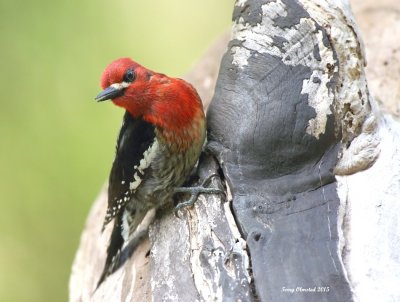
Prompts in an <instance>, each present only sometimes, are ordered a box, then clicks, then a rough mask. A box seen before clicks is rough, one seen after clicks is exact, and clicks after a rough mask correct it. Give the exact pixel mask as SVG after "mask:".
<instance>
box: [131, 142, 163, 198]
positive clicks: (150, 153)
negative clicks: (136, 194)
mask: <svg viewBox="0 0 400 302" xmlns="http://www.w3.org/2000/svg"><path fill="white" fill-rule="evenodd" d="M157 150H158V141H157V140H155V141H154V143H153V144H152V145H151V146H150V147H149V148H148V149H147V150H146V151H145V152H144V154H143V158H142V159H141V160H140V164H139V166H138V167H136V166H135V170H136V169H137V171H136V172H135V175H134V176H133V179H134V180H133V181H132V182H131V183H130V184H129V189H130V190H131V191H133V190H136V189H137V187H138V186H139V185H140V184H141V183H142V178H141V177H140V176H139V174H138V172H139V173H140V174H142V175H143V172H144V170H145V169H147V168H148V167H149V166H150V164H151V162H152V161H153V159H154V157H155V156H156V154H157Z"/></svg>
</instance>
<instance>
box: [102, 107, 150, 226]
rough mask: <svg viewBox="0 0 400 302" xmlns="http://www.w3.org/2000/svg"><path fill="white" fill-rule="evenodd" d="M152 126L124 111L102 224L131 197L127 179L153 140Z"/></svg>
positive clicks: (131, 177) (129, 181)
mask: <svg viewBox="0 0 400 302" xmlns="http://www.w3.org/2000/svg"><path fill="white" fill-rule="evenodd" d="M154 139H155V133H154V126H153V125H152V124H150V123H148V122H146V121H144V120H142V119H140V118H134V117H132V116H131V115H130V114H129V113H128V112H125V115H124V120H123V124H122V127H121V131H120V133H119V136H118V141H117V147H116V155H115V159H114V163H113V166H112V169H111V173H110V178H109V184H108V208H107V213H106V217H105V220H104V225H103V229H104V227H105V225H107V223H109V222H110V221H111V220H112V219H113V218H114V217H115V216H117V215H118V213H120V212H121V211H122V210H123V208H124V206H125V204H126V202H127V201H129V199H130V194H131V190H130V189H129V185H130V183H131V182H132V181H133V180H134V174H135V167H138V166H139V164H140V160H141V159H142V158H143V154H144V152H145V151H146V150H147V149H148V148H149V147H150V145H151V144H152V143H153V142H154Z"/></svg>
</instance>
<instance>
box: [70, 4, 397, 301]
mask: <svg viewBox="0 0 400 302" xmlns="http://www.w3.org/2000/svg"><path fill="white" fill-rule="evenodd" d="M352 4H353V6H354V9H355V12H356V17H357V18H358V22H359V24H360V25H361V29H362V30H363V33H364V37H365V39H366V46H367V51H368V55H369V68H368V70H367V77H368V80H369V87H370V88H371V91H370V90H369V88H368V86H367V77H366V74H365V72H364V66H365V55H364V46H363V43H362V42H361V38H360V36H359V34H358V28H357V26H356V24H355V21H354V18H353V15H352V12H351V10H350V7H349V4H348V2H347V1H345V0H327V1H318V0H298V1H296V0H278V1H272V0H271V1H268V0H237V1H236V4H235V7H234V13H233V22H234V23H233V29H232V37H231V40H230V42H229V43H228V39H229V38H228V35H226V36H225V37H224V38H222V39H221V40H220V41H218V42H217V43H216V44H215V45H214V46H213V47H212V48H211V49H210V51H209V52H208V53H207V54H206V55H205V57H204V58H203V59H202V60H201V61H200V62H199V64H198V65H197V66H196V67H195V68H194V69H193V70H192V72H191V73H189V74H188V75H187V77H186V79H187V80H188V81H190V82H191V83H193V84H194V86H195V87H196V88H197V89H198V91H199V93H200V96H201V97H202V99H203V102H204V105H205V107H208V105H209V104H210V101H211V104H210V106H209V107H208V111H207V120H208V144H207V148H206V152H205V153H204V154H203V156H202V158H201V160H200V163H199V169H198V172H199V176H200V178H201V179H205V178H207V177H208V176H209V175H213V174H217V175H218V176H219V177H215V178H213V181H212V183H211V186H213V187H221V188H224V189H225V192H226V195H225V196H217V195H207V196H203V195H201V196H200V197H199V199H198V200H197V202H196V204H195V206H194V207H192V208H186V209H183V210H181V211H180V217H175V215H174V214H173V212H172V211H170V210H169V211H164V212H163V213H157V215H156V216H157V217H156V218H154V213H149V215H148V216H146V218H145V221H144V222H143V224H142V226H141V227H142V228H146V226H149V234H148V236H146V238H145V239H144V240H143V241H142V242H141V244H140V245H139V246H138V247H137V248H136V250H135V252H134V254H133V255H132V257H131V258H130V259H129V260H128V261H127V262H126V263H125V265H124V266H123V267H122V268H121V269H119V270H118V271H116V272H115V273H114V274H112V275H111V276H110V277H109V278H107V280H106V281H105V282H104V283H103V284H102V285H101V286H100V287H99V288H98V289H97V290H95V287H96V282H97V281H98V278H99V276H100V273H101V270H102V268H103V265H104V260H105V251H106V247H107V241H108V238H109V235H110V230H111V228H110V227H109V228H107V229H106V231H105V232H104V234H101V232H100V230H101V226H102V221H103V218H104V214H105V210H106V203H107V200H106V198H107V197H106V190H105V188H104V189H103V190H102V192H101V194H100V196H99V197H98V199H97V201H96V202H95V204H94V206H93V208H92V210H91V212H90V214H89V217H88V220H87V224H86V226H85V229H84V231H83V234H82V238H81V244H80V247H79V249H78V251H77V255H76V258H75V261H74V264H73V268H72V274H71V280H70V301H73V302H75V301H239V300H240V301H258V300H260V301H340V302H343V301H357V300H358V299H359V300H360V301H400V292H399V291H398V290H397V285H398V283H399V280H400V256H399V253H398V251H399V250H400V224H398V223H397V217H398V213H400V172H399V171H400V148H399V146H400V144H399V143H400V126H399V124H398V123H397V122H396V121H394V120H393V119H392V118H391V117H390V116H388V115H385V114H383V113H382V111H381V110H379V108H378V107H377V105H376V103H375V101H374V97H375V98H376V99H378V101H379V102H381V103H382V104H383V106H384V108H385V110H390V111H391V112H392V113H394V114H396V113H399V112H400V110H399V108H400V107H399V105H398V104H399V103H398V101H399V99H400V89H399V86H398V83H399V82H400V72H399V70H400V42H399V40H398V39H396V37H398V36H399V34H400V19H399V9H400V7H399V4H397V0H385V1H379V3H375V1H362V0H357V1H352ZM396 7H397V10H390V9H388V8H396ZM396 33H397V35H396ZM227 44H228V49H227V51H226V52H225V50H226V45H227ZM224 52H225V54H224V56H223V58H222V62H221V57H222V55H223V53H224ZM220 62H221V65H220ZM219 66H221V67H220V70H219ZM218 70H219V73H218ZM217 75H218V80H217ZM214 87H215V94H213V91H214Z"/></svg>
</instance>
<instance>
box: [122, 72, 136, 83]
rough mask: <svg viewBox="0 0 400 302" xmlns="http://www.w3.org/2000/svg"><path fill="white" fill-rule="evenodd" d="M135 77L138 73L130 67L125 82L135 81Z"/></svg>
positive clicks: (125, 75)
mask: <svg viewBox="0 0 400 302" xmlns="http://www.w3.org/2000/svg"><path fill="white" fill-rule="evenodd" d="M135 78H136V75H135V72H134V71H133V70H132V69H128V70H127V71H126V72H125V74H124V82H133V81H134V80H135Z"/></svg>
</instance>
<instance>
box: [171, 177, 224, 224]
mask: <svg viewBox="0 0 400 302" xmlns="http://www.w3.org/2000/svg"><path fill="white" fill-rule="evenodd" d="M214 176H217V174H212V175H210V176H209V177H207V178H206V179H205V180H204V181H203V182H202V184H201V185H200V186H197V187H178V188H175V189H174V193H190V195H191V196H190V199H189V200H187V201H183V202H180V203H179V204H178V205H177V206H176V207H175V210H174V212H175V216H176V217H179V216H178V212H179V210H181V209H183V208H186V207H188V206H193V205H194V203H195V202H196V200H197V197H199V195H200V194H224V193H225V192H224V191H223V190H221V189H218V188H206V187H205V186H206V185H207V184H208V183H209V182H210V180H211V178H212V177H214Z"/></svg>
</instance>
